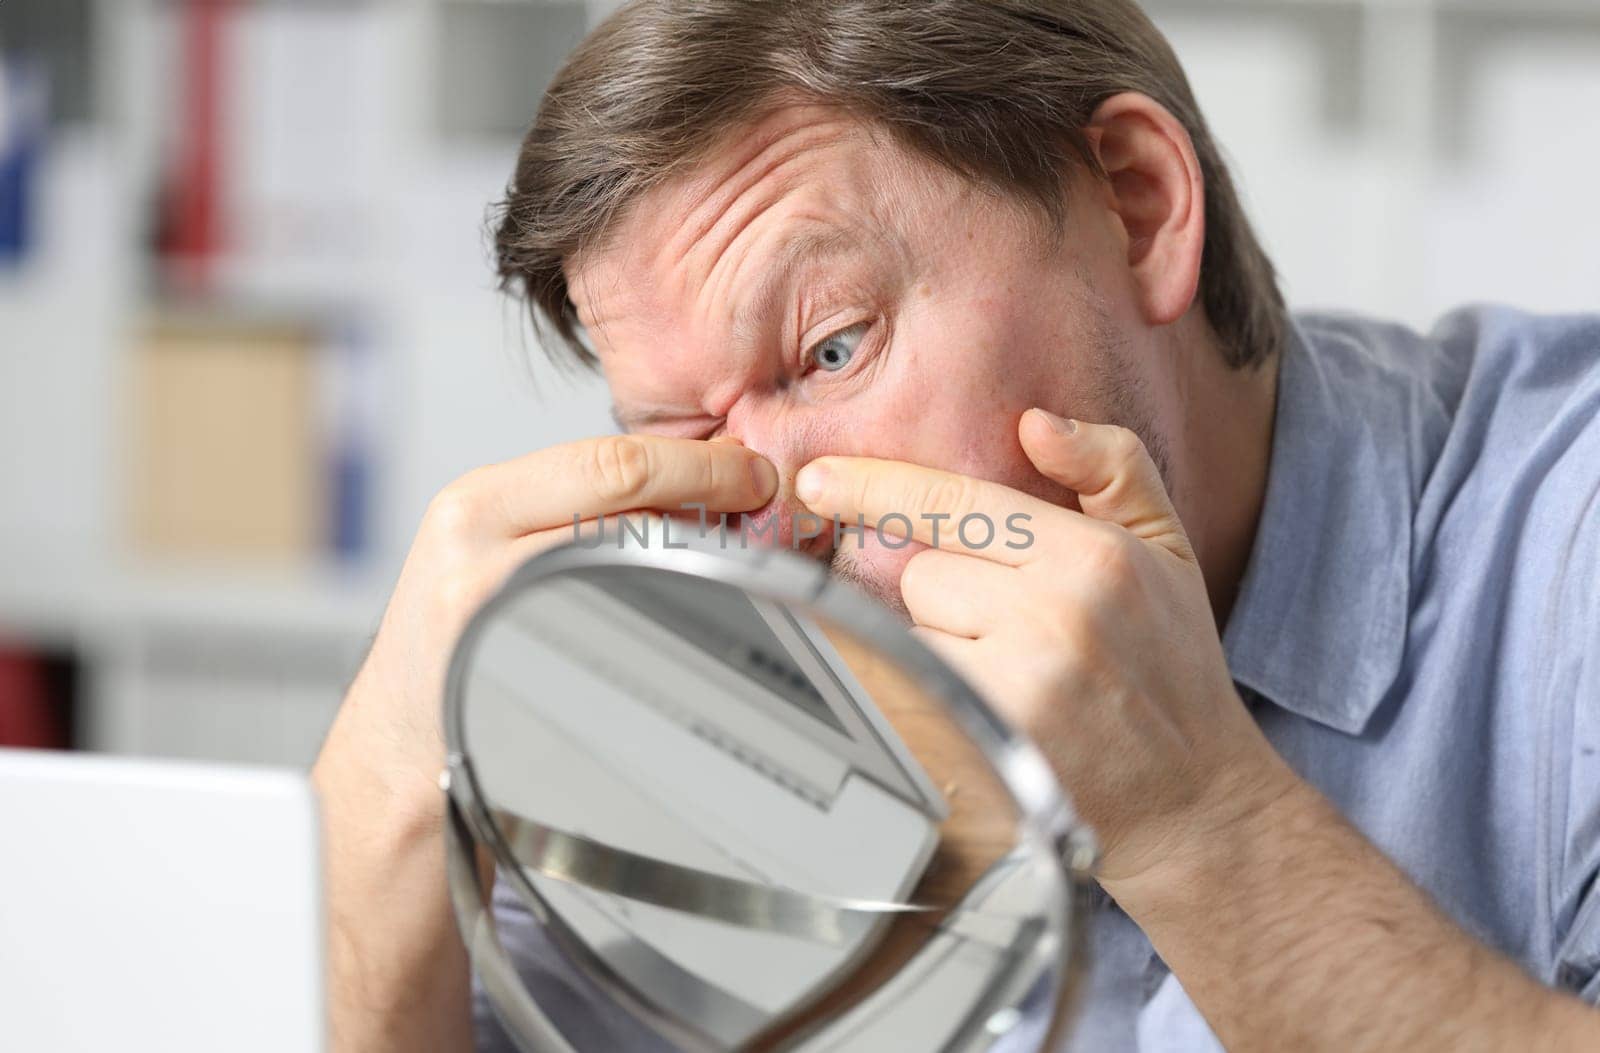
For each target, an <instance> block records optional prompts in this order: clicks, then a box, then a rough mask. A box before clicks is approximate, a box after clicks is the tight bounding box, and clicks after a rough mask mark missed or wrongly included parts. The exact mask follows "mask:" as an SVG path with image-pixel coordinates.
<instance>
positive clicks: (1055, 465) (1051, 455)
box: [1017, 409, 1194, 563]
mask: <svg viewBox="0 0 1600 1053" xmlns="http://www.w3.org/2000/svg"><path fill="white" fill-rule="evenodd" d="M1017 435H1018V438H1019V439H1021V441H1022V449H1023V452H1025V453H1026V454H1027V455H1028V459H1029V460H1031V461H1033V464H1034V467H1036V468H1038V469H1039V471H1040V473H1041V474H1043V475H1044V476H1046V477H1048V478H1050V479H1054V480H1055V481H1056V482H1058V483H1060V484H1061V485H1062V486H1065V487H1066V488H1067V489H1069V490H1073V491H1075V492H1076V493H1077V495H1078V504H1079V506H1080V507H1081V508H1082V509H1083V514H1084V515H1086V516H1088V517H1089V518H1090V519H1098V520H1101V521H1103V522H1106V523H1113V524H1115V525H1117V526H1120V527H1122V528H1123V529H1124V530H1127V531H1128V532H1129V533H1131V534H1133V535H1134V536H1135V537H1138V538H1141V539H1143V540H1145V541H1150V542H1154V543H1155V544H1158V545H1160V546H1162V547H1163V548H1165V549H1167V550H1169V551H1170V552H1172V553H1173V554H1174V555H1176V556H1179V557H1180V558H1182V559H1185V560H1188V561H1189V562H1191V563H1192V562H1194V548H1193V546H1192V545H1190V544H1189V535H1188V534H1187V533H1185V532H1184V529H1183V524H1182V523H1180V522H1179V521H1178V513H1177V511H1176V510H1174V509H1173V507H1172V500H1171V498H1169V497H1168V496H1167V488H1166V485H1165V484H1163V483H1162V481H1161V473H1160V472H1159V471H1157V470H1156V465H1155V462H1154V461H1152V460H1151V459H1150V453H1149V451H1148V450H1146V449H1145V446H1144V443H1143V442H1141V441H1140V440H1139V437H1138V436H1137V435H1135V434H1134V433H1133V432H1131V431H1129V430H1128V429H1127V428H1120V427H1117V426H1116V425H1114V424H1088V423H1085V422H1084V421H1073V420H1065V419H1063V418H1061V417H1058V416H1056V415H1055V414H1053V413H1049V412H1047V411H1045V410H1042V409H1031V410H1029V411H1028V412H1027V413H1024V414H1023V415H1022V423H1021V424H1020V425H1018V428H1017Z"/></svg>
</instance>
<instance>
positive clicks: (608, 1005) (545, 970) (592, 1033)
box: [472, 881, 672, 1053]
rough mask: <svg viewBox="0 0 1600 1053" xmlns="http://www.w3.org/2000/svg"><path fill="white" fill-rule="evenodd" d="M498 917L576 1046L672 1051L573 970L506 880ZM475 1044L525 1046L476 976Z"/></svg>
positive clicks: (509, 1050)
mask: <svg viewBox="0 0 1600 1053" xmlns="http://www.w3.org/2000/svg"><path fill="white" fill-rule="evenodd" d="M493 903H494V918H495V925H496V926H497V927H498V929H499V933H500V942H501V944H502V945H503V946H504V947H505V949H506V954H507V955H508V956H509V957H510V958H511V961H512V964H513V965H514V966H516V970H517V975H518V976H519V977H521V979H522V983H523V985H524V986H525V987H526V988H527V990H528V993H529V994H531V995H532V996H533V1000H534V1001H535V1002H536V1003H538V1005H539V1008H540V1009H542V1010H543V1011H544V1013H545V1015H546V1016H548V1017H549V1018H550V1021H551V1023H553V1024H555V1026H556V1028H557V1029H558V1030H559V1031H560V1032H561V1033H562V1034H563V1035H564V1036H565V1037H566V1039H567V1042H568V1044H569V1045H571V1046H572V1047H573V1048H574V1049H577V1050H584V1051H587V1050H602V1049H603V1050H615V1051H616V1053H657V1051H659V1053H672V1046H670V1045H668V1044H667V1043H666V1042H665V1040H663V1039H661V1038H659V1037H657V1036H656V1035H655V1034H654V1033H652V1032H650V1031H649V1030H648V1029H647V1028H645V1026H644V1025H643V1024H641V1023H639V1022H638V1021H637V1020H635V1019H634V1017H633V1016H632V1015H630V1014H629V1013H628V1012H627V1011H626V1010H624V1009H622V1008H621V1007H620V1006H617V1005H615V1004H614V1003H612V1002H611V1000H610V999H609V998H608V997H607V996H606V995H605V993H604V992H602V991H601V990H599V988H597V987H596V986H594V984H592V983H591V982H590V981H589V980H588V978H587V977H585V976H583V975H582V974H581V973H579V972H578V971H577V970H576V969H573V968H572V967H571V966H570V965H569V964H568V963H567V961H566V958H565V957H564V956H563V955H562V953H561V952H560V951H559V950H558V949H557V948H556V947H555V946H554V945H553V944H552V943H551V942H550V939H549V937H548V936H546V934H545V932H544V930H543V928H541V927H540V925H539V923H538V921H537V920H535V918H534V917H533V915H532V914H531V913H530V912H529V911H528V908H527V907H525V906H524V905H523V903H522V901H521V900H520V899H519V898H518V897H517V894H516V891H515V890H514V889H512V888H511V887H510V886H509V885H508V884H507V883H506V882H504V881H497V882H496V883H495V887H494V901H493ZM472 1018H473V1030H474V1048H475V1049H476V1050H477V1053H518V1050H519V1049H520V1047H519V1046H518V1045H517V1044H516V1042H515V1041H513V1040H512V1038H511V1036H510V1035H509V1034H507V1033H506V1030H505V1028H504V1026H503V1025H502V1024H501V1023H500V1020H499V1018H498V1017H497V1016H496V1015H495V1012H494V1006H493V1005H491V1004H490V1001H489V997H488V994H487V993H486V992H485V991H484V988H483V985H482V984H481V983H479V982H478V979H477V977H476V976H474V977H473V982H472Z"/></svg>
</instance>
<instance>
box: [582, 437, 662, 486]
mask: <svg viewBox="0 0 1600 1053" xmlns="http://www.w3.org/2000/svg"><path fill="white" fill-rule="evenodd" d="M589 478H590V484H591V485H592V486H593V488H594V490H595V492H596V494H598V495H599V496H600V497H601V498H604V499H605V500H608V501H619V502H627V501H633V500H636V499H638V498H639V497H640V496H641V495H643V493H644V492H645V487H646V486H647V485H648V483H649V480H650V447H649V445H648V444H647V443H645V442H643V441H641V440H640V439H639V438H638V437H637V436H633V435H611V436H607V437H606V438H603V439H601V440H600V441H599V442H597V443H595V444H594V447H593V449H592V451H591V456H590V462H589Z"/></svg>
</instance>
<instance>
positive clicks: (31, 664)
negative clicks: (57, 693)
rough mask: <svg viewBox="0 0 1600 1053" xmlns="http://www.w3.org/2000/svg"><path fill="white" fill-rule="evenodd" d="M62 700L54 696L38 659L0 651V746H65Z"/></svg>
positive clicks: (43, 747)
mask: <svg viewBox="0 0 1600 1053" xmlns="http://www.w3.org/2000/svg"><path fill="white" fill-rule="evenodd" d="M62 701H64V700H58V699H56V698H55V697H53V692H52V691H51V689H50V678H49V677H48V676H47V675H46V673H45V668H44V662H43V661H42V660H41V659H39V658H38V657H36V656H34V655H31V654H26V653H20V652H16V651H0V746H21V747H26V748H30V749H66V748H67V746H68V745H69V743H68V742H67V733H66V722H65V721H64V720H62V714H61V702H62Z"/></svg>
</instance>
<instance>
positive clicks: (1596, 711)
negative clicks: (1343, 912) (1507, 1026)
mask: <svg viewBox="0 0 1600 1053" xmlns="http://www.w3.org/2000/svg"><path fill="white" fill-rule="evenodd" d="M1223 645H1224V649H1225V651H1226V654H1227V657H1228V663H1229V666H1230V668H1231V670H1232V673H1233V676H1234V680H1235V682H1236V683H1237V685H1238V687H1239V690H1240V693H1241V695H1242V696H1243V697H1244V699H1245V701H1246V703H1247V704H1248V705H1249V706H1250V707H1251V709H1252V711H1253V712H1254V713H1255V715H1256V717H1257V719H1258V721H1259V722H1260V724H1261V726H1262V728H1263V729H1264V731H1265V732H1266V735H1267V737H1268V738H1269V739H1270V740H1271V742H1272V743H1273V745H1274V746H1275V747H1276V748H1277V749H1278V751H1279V752H1280V753H1281V754H1282V755H1283V756H1284V758H1285V759H1286V760H1287V761H1288V762H1289V764H1290V765H1291V766H1292V767H1293V768H1294V769H1295V770H1296V771H1298V772H1299V773H1300V775H1301V776H1302V777H1303V778H1305V779H1306V780H1307V781H1309V782H1310V783H1312V784H1313V785H1315V786H1317V787H1318V788H1319V789H1320V790H1321V791H1322V792H1323V793H1324V794H1325V795H1327V797H1328V798H1329V799H1330V800H1332V801H1333V802H1334V804H1335V805H1337V806H1338V807H1339V808H1340V810H1341V811H1342V812H1343V813H1344V814H1345V815H1346V816H1347V817H1348V818H1349V819H1350V821H1351V822H1352V823H1353V824H1354V825H1355V826H1356V827H1357V828H1358V829H1360V830H1361V831H1362V833H1363V834H1365V835H1366V836H1367V837H1368V838H1369V839H1370V840H1371V841H1372V842H1373V843H1374V844H1376V845H1377V846H1378V847H1379V848H1380V849H1382V850H1383V851H1384V852H1385V853H1386V854H1387V855H1388V856H1389V857H1390V858H1391V859H1392V860H1394V862H1395V863H1396V864H1397V865H1399V867H1400V868H1401V869H1402V870H1404V871H1405V872H1406V873H1407V874H1408V875H1410V877H1411V878H1412V880H1414V881H1415V882H1416V883H1417V884H1418V885H1419V886H1421V887H1422V888H1423V889H1425V890H1427V892H1428V893H1429V894H1430V895H1432V896H1433V897H1434V899H1435V900H1436V901H1437V902H1438V903H1439V905H1440V906H1441V907H1442V908H1443V909H1444V911H1445V912H1446V913H1448V914H1449V915H1450V916H1451V917H1453V918H1454V919H1455V920H1456V921H1457V922H1458V923H1459V924H1460V925H1461V926H1462V927H1463V928H1464V929H1465V930H1466V931H1467V932H1469V933H1471V934H1472V935H1473V936H1475V937H1476V938H1478V939H1480V940H1481V941H1483V942H1484V943H1486V944H1488V945H1489V946H1491V947H1494V948H1496V949H1497V950H1499V951H1501V952H1502V953H1504V954H1505V955H1507V956H1508V957H1510V958H1511V959H1513V960H1515V961H1517V962H1518V963H1520V964H1521V965H1522V966H1523V967H1524V968H1525V969H1527V970H1528V971H1529V972H1530V973H1531V974H1532V975H1533V976H1535V977H1536V978H1538V979H1539V980H1541V981H1542V982H1544V983H1546V984H1550V985H1552V986H1557V987H1561V988H1565V989H1567V990H1570V991H1573V992H1576V993H1578V994H1579V995H1581V996H1582V997H1584V998H1585V999H1587V1000H1588V1001H1590V1002H1591V1003H1600V885H1597V884H1596V881H1595V878H1596V875H1597V873H1600V316H1595V317H1565V318H1561V317H1535V316H1531V315H1527V314H1523V313H1519V312H1515V311H1511V310H1507V309H1501V308H1476V309H1470V310H1464V311H1460V312H1457V313H1455V314H1453V315H1450V316H1448V317H1447V318H1445V319H1444V320H1443V321H1442V322H1441V323H1440V324H1439V325H1438V326H1437V327H1436V328H1435V329H1434V331H1433V332H1432V333H1430V334H1428V335H1426V336H1424V335H1419V334H1417V333H1414V332H1411V331H1409V330H1407V329H1404V328H1401V327H1398V326H1391V325H1384V324H1379V323H1375V322H1371V321H1367V320H1363V319H1359V318H1353V317H1343V316H1331V315H1318V316H1312V315H1303V316H1299V317H1298V318H1296V320H1295V324H1294V326H1293V327H1292V333H1291V339H1290V341H1289V343H1288V346H1287V347H1286V349H1285V351H1284V357H1283V362H1282V365H1281V369H1280V371H1279V379H1278V407H1277V417H1276V421H1275V423H1274V429H1273V447H1272V459H1271V467H1270V471H1269V476H1268V482H1267V493H1266V501H1265V504H1264V507H1263V511H1262V517H1261V521H1260V523H1259V525H1258V528H1257V533H1256V538H1255V541H1254V548H1253V550H1252V554H1251V558H1250V562H1249V568H1248V570H1247V572H1246V575H1245V578H1244V580H1243V582H1242V583H1241V586H1240V591H1239V595H1238V597H1237V599H1236V601H1235V604H1234V607H1233V611H1232V614H1231V616H1230V618H1229V621H1228V625H1227V628H1226V631H1225V632H1224V634H1223ZM498 902H499V903H500V904H501V910H500V915H501V920H502V926H503V931H505V932H507V939H508V941H509V942H510V943H512V944H513V945H514V947H515V948H516V950H515V951H514V953H518V954H520V956H521V957H522V958H523V959H524V962H525V967H526V969H527V970H528V973H529V976H530V979H534V980H535V987H534V990H535V993H536V996H539V995H540V992H541V991H548V992H550V994H551V996H552V998H553V999H555V1000H558V1001H561V1002H562V1003H563V1004H562V1006H561V1009H562V1010H563V1012H562V1014H561V1015H562V1016H565V1017H567V1019H568V1020H571V1021H573V1024H572V1025H571V1026H574V1027H577V1028H580V1029H582V1030H583V1031H584V1032H585V1033H584V1034H583V1035H578V1034H575V1035H574V1036H573V1037H574V1039H575V1040H576V1041H577V1044H578V1046H579V1048H580V1049H588V1048H597V1049H598V1048H605V1049H623V1048H626V1049H658V1048H663V1047H662V1046H661V1045H660V1044H659V1043H654V1042H649V1041H647V1040H646V1039H645V1037H644V1036H643V1035H642V1033H640V1032H638V1031H636V1030H635V1029H634V1028H633V1027H630V1026H629V1024H630V1023H631V1022H629V1021H621V1020H616V1019H608V1018H607V1017H606V1015H604V1014H597V1013H591V1012H589V1011H587V1010H586V1008H585V1007H587V1006H590V1005H591V997H592V995H591V994H590V993H588V992H586V991H585V990H584V985H583V984H582V983H581V981H579V980H577V979H575V978H573V977H570V976H568V975H566V974H565V973H563V972H562V971H560V970H558V969H555V968H554V967H552V966H551V965H550V962H551V960H552V959H551V958H550V957H549V953H548V948H546V947H543V945H542V941H541V940H540V938H539V936H538V933H537V932H535V931H532V928H531V925H530V923H529V921H528V919H527V917H526V915H525V914H523V913H522V912H521V911H520V909H519V908H517V907H516V906H515V904H514V902H512V901H509V900H507V899H505V898H503V897H502V898H500V899H499V900H498ZM1088 924H1089V925H1090V941H1089V942H1090V950H1091V960H1090V974H1089V982H1088V987H1087V991H1086V997H1085V998H1083V999H1082V1001H1081V1002H1080V1009H1079V1016H1078V1018H1077V1019H1076V1020H1075V1022H1074V1024H1073V1026H1072V1028H1071V1030H1070V1032H1069V1034H1068V1036H1067V1039H1066V1046H1065V1048H1067V1049H1069V1050H1072V1051H1074V1053H1077V1051H1080V1050H1081V1051H1084V1053H1090V1051H1093V1053H1106V1051H1110V1053H1115V1051H1119V1050H1139V1051H1141V1053H1153V1051H1166V1050H1183V1051H1186V1053H1187V1051H1192V1050H1210V1049H1217V1048H1220V1047H1219V1046H1218V1045H1217V1042H1216V1040H1215V1038H1214V1037H1213V1036H1212V1034H1211V1032H1210V1030H1209V1029H1208V1028H1207V1026H1206V1024H1205V1021H1204V1019H1203V1018H1202V1017H1201V1016H1200V1014H1199V1012H1198V1011H1197V1010H1196V1009H1195V1007H1194V1005H1193V1004H1192V1003H1191V1002H1190V1001H1189V999H1188V998H1187V996H1186V995H1185V994H1184V992H1183V988H1182V987H1181V985H1180V984H1179V983H1178V981H1177V978H1176V977H1174V976H1173V975H1171V974H1170V973H1169V972H1168V971H1167V969H1166V968H1165V966H1164V965H1163V964H1162V962H1161V960H1160V959H1159V958H1158V957H1157V956H1156V955H1155V953H1154V952H1153V951H1152V950H1151V947H1150V943H1149V941H1148V940H1147V939H1146V938H1145V937H1144V935H1143V933H1141V932H1140V931H1139V929H1138V928H1137V927H1136V926H1135V925H1134V924H1133V923H1132V921H1130V920H1129V919H1128V917H1127V916H1126V915H1124V914H1122V913H1121V912H1120V911H1119V910H1117V908H1116V907H1115V905H1114V904H1111V903H1110V902H1109V901H1108V900H1106V899H1105V898H1104V897H1103V896H1102V897H1100V898H1099V901H1098V903H1097V907H1096V909H1095V912H1094V913H1093V915H1092V916H1091V917H1090V918H1089V919H1088ZM1330 979H1333V978H1330ZM543 1000H544V999H543V998H541V1001H543ZM479 1019H480V1029H479V1049H480V1050H481V1051H484V1053H489V1051H494V1053H500V1051H506V1053H509V1051H510V1050H511V1049H512V1047H511V1045H510V1044H509V1043H507V1042H506V1041H505V1039H504V1037H503V1036H502V1035H501V1034H500V1032H499V1030H498V1027H497V1026H495V1025H494V1024H493V1023H492V1022H491V1021H490V1020H489V1019H488V1013H487V1009H486V1007H484V1006H483V1005H482V1002H481V996H480V1013H479ZM586 1038H592V1039H593V1040H594V1041H595V1042H597V1043H599V1044H598V1045H593V1046H591V1045H590V1044H589V1043H588V1042H586V1041H585V1039H586Z"/></svg>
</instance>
